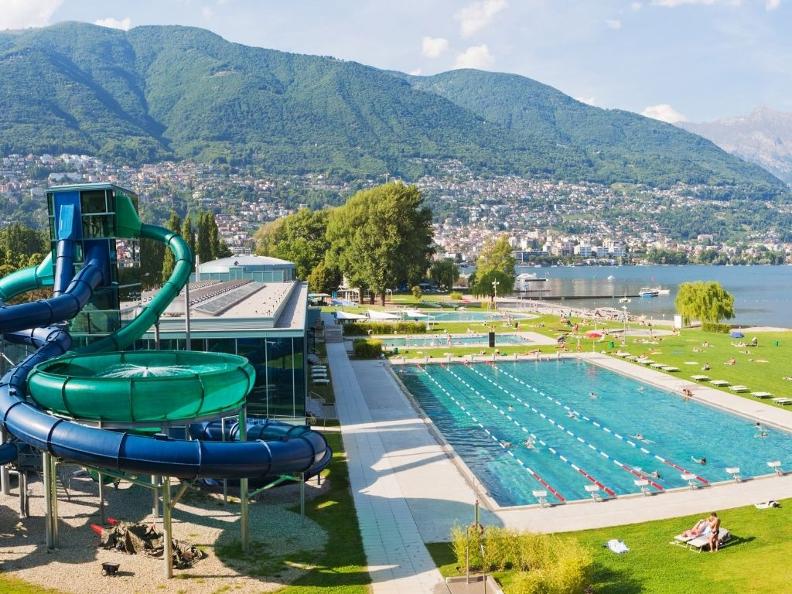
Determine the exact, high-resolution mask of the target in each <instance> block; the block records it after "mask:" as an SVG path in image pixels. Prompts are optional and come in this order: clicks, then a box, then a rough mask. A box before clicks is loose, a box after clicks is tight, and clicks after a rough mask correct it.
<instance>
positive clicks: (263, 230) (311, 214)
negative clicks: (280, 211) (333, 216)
mask: <svg viewBox="0 0 792 594" xmlns="http://www.w3.org/2000/svg"><path fill="white" fill-rule="evenodd" d="M327 222H328V211H327V210H317V211H312V210H308V209H307V208H303V209H300V210H298V211H297V212H295V213H293V214H290V215H288V216H286V217H282V218H280V219H278V220H276V221H273V222H271V223H267V224H266V225H263V226H262V227H260V228H259V230H258V231H257V232H256V234H255V239H256V253H257V254H259V255H261V256H273V257H275V258H282V259H284V260H289V261H290V262H294V266H295V272H296V273H297V278H301V279H307V278H308V277H309V275H310V274H311V273H312V272H313V270H314V269H315V268H316V267H317V266H318V265H319V264H320V263H322V262H324V257H325V253H326V252H327V251H328V249H329V247H330V244H329V242H328V240H327ZM329 268H333V267H332V266H330V267H329Z"/></svg>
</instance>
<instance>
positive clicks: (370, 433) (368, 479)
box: [327, 343, 449, 594]
mask: <svg viewBox="0 0 792 594" xmlns="http://www.w3.org/2000/svg"><path fill="white" fill-rule="evenodd" d="M327 355H328V360H329V363H330V370H331V373H332V378H333V379H332V381H333V389H334V390H335V394H336V408H337V411H338V417H339V420H340V422H341V434H342V436H343V440H344V448H345V449H346V453H347V458H348V460H349V479H350V483H351V487H352V494H353V497H354V500H355V509H356V510H357V516H358V521H359V523H360V531H361V534H362V537H363V548H364V549H365V552H366V559H367V562H368V566H369V573H370V574H371V579H372V582H373V583H372V589H373V592H374V593H375V594H408V593H409V594H412V593H416V594H419V593H435V592H437V593H448V591H449V590H448V587H447V586H446V585H445V582H444V580H443V578H442V576H441V575H440V572H439V571H438V570H437V568H436V567H435V565H434V562H433V561H432V558H431V556H430V555H429V552H428V551H427V550H426V547H425V546H424V545H423V541H422V538H421V534H420V532H419V530H418V526H417V525H416V521H415V519H414V518H413V515H412V513H411V510H410V507H409V506H408V505H407V501H406V500H405V498H404V495H403V493H402V491H401V487H400V484H399V481H398V480H397V479H396V473H397V472H398V471H399V470H398V468H394V463H396V464H398V460H394V459H392V458H390V457H388V456H387V455H386V449H385V447H384V445H383V437H384V436H387V435H388V433H389V432H394V430H395V431H397V432H398V431H402V430H403V429H404V427H399V426H398V423H396V424H392V423H384V424H380V423H375V422H372V418H371V414H370V413H369V407H368V406H367V404H366V402H365V400H364V398H363V393H362V392H361V390H360V386H359V385H358V381H357V378H356V377H355V372H354V371H353V369H352V366H351V364H350V362H349V359H348V358H347V354H346V349H345V347H344V345H343V344H341V343H334V344H328V345H327Z"/></svg>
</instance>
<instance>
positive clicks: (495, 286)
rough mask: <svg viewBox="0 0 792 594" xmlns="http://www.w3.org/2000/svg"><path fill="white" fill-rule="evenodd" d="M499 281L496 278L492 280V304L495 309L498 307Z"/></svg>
mask: <svg viewBox="0 0 792 594" xmlns="http://www.w3.org/2000/svg"><path fill="white" fill-rule="evenodd" d="M499 284H500V283H499V282H498V281H497V280H494V281H492V290H493V291H494V293H495V296H494V297H493V298H492V304H493V305H494V306H495V309H498V285H499Z"/></svg>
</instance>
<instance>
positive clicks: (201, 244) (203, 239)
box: [195, 212, 215, 262]
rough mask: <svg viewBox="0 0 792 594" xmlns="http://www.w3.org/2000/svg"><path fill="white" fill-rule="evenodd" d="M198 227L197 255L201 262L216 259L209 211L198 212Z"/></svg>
mask: <svg viewBox="0 0 792 594" xmlns="http://www.w3.org/2000/svg"><path fill="white" fill-rule="evenodd" d="M196 226H197V228H198V233H197V239H196V243H195V249H196V255H197V256H198V258H199V260H200V261H201V262H209V261H210V260H214V257H215V256H214V253H212V238H211V231H210V227H211V223H210V222H209V213H208V212H200V213H198V222H197V224H196Z"/></svg>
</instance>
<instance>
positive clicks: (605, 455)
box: [452, 367, 665, 491]
mask: <svg viewBox="0 0 792 594" xmlns="http://www.w3.org/2000/svg"><path fill="white" fill-rule="evenodd" d="M469 369H470V370H471V371H472V372H473V373H476V374H477V375H479V376H480V377H481V378H482V379H483V380H485V381H487V382H489V383H491V384H492V385H493V386H495V387H496V388H498V389H499V390H501V391H503V392H504V393H506V394H508V395H509V396H511V398H512V399H514V400H516V401H517V402H519V403H520V404H522V405H523V406H525V407H526V408H528V409H529V410H530V411H531V412H533V413H535V414H537V415H539V416H540V417H542V418H543V419H544V420H545V421H547V422H548V423H550V424H551V425H552V426H553V427H555V428H556V429H559V430H561V431H563V432H564V433H566V434H567V435H569V436H570V437H572V438H574V439H576V440H577V441H579V442H580V443H582V444H583V445H585V446H587V447H588V448H589V449H591V450H593V451H594V452H596V453H597V454H599V455H600V456H602V457H603V458H605V459H606V460H610V461H611V462H613V463H614V464H615V465H616V466H617V467H619V468H621V469H622V470H624V471H625V472H628V473H630V474H631V475H633V476H634V477H636V478H638V479H640V480H646V481H648V482H649V484H650V485H651V486H652V487H654V488H655V489H656V490H657V491H665V488H664V487H663V485H661V484H660V483H658V482H656V481H653V480H651V478H650V477H649V475H647V474H646V473H645V472H641V471H640V470H638V469H636V468H632V467H631V466H630V465H629V464H624V463H623V462H620V461H619V460H617V459H616V458H614V457H613V456H611V455H610V454H608V453H607V452H605V451H603V450H601V449H599V448H598V447H597V446H596V445H594V444H593V443H591V442H590V441H587V440H586V439H584V438H582V437H581V436H579V435H577V434H576V433H574V432H573V431H570V430H569V429H568V428H566V427H565V426H564V425H562V424H561V423H559V422H558V421H556V420H554V419H553V418H552V417H548V416H547V415H545V414H544V413H542V412H540V411H539V410H537V409H536V408H534V407H533V406H531V405H530V404H528V403H526V402H525V401H523V400H522V398H520V397H519V396H517V395H516V394H514V393H512V392H510V391H509V390H507V389H506V388H504V387H503V386H501V385H499V384H497V383H496V382H494V381H493V380H491V379H490V378H488V377H486V376H485V375H483V374H481V373H480V372H479V371H477V370H476V369H474V368H472V367H469ZM452 373H453V372H452ZM460 381H463V382H464V380H461V379H460ZM506 416H507V417H509V415H506ZM509 418H511V417H509ZM514 422H516V421H514Z"/></svg>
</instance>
